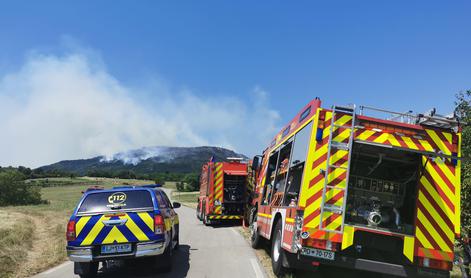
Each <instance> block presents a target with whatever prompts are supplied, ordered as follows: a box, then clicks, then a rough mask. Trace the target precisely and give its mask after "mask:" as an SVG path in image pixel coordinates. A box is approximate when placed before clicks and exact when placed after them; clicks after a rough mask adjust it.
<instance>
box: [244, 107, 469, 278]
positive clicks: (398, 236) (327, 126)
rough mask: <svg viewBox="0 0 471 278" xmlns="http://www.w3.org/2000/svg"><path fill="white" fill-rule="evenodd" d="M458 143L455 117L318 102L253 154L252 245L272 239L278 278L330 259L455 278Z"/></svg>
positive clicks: (365, 267)
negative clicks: (261, 151) (263, 147)
mask: <svg viewBox="0 0 471 278" xmlns="http://www.w3.org/2000/svg"><path fill="white" fill-rule="evenodd" d="M371 114H373V115H374V116H372V115H371ZM383 114H387V115H388V117H387V118H383V117H380V115H383ZM460 149H461V128H460V123H459V122H458V121H457V119H456V117H454V116H442V115H438V114H436V113H435V111H434V110H432V111H430V112H429V113H425V114H417V115H416V114H412V112H408V113H396V112H391V111H387V110H382V109H377V108H373V107H365V106H360V107H358V108H357V107H355V106H354V105H351V106H333V107H331V108H330V109H325V108H322V107H321V101H320V99H318V98H316V99H314V100H312V101H311V102H309V103H308V104H307V105H306V106H305V107H304V108H302V110H301V111H300V112H299V113H298V114H297V115H296V117H294V119H293V120H292V121H291V122H290V123H289V124H288V125H287V126H285V127H284V128H283V129H282V130H281V131H280V132H279V133H278V134H277V135H276V136H275V138H274V139H273V141H272V142H271V144H270V145H269V146H268V147H267V148H266V149H265V151H264V152H263V154H262V155H260V156H255V157H254V159H253V165H252V168H253V172H254V173H253V175H255V176H256V178H257V182H256V189H255V198H254V199H253V202H252V208H251V212H250V225H249V227H250V232H251V244H252V247H253V248H260V246H261V245H262V244H263V242H265V243H266V242H268V243H269V244H271V254H270V255H271V260H272V267H273V271H274V273H275V274H276V275H277V276H281V275H282V274H283V273H286V272H289V271H290V270H292V269H310V270H317V269H318V268H320V267H322V266H323V265H331V266H337V267H344V268H350V269H359V270H365V271H371V272H376V273H383V274H387V275H394V276H400V277H428V276H432V277H449V275H450V274H449V271H450V269H451V268H452V262H453V245H454V240H455V238H456V237H458V236H459V234H460V183H461V181H460V169H461V161H460V156H461V153H460ZM314 275H315V274H314Z"/></svg>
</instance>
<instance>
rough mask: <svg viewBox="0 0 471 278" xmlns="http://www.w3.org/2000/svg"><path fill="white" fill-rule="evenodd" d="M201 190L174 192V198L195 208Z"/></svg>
mask: <svg viewBox="0 0 471 278" xmlns="http://www.w3.org/2000/svg"><path fill="white" fill-rule="evenodd" d="M199 194H200V193H199V192H177V191H173V192H172V200H173V201H175V202H179V203H181V204H182V205H184V206H187V207H190V208H194V209H196V207H197V206H198V196H199Z"/></svg>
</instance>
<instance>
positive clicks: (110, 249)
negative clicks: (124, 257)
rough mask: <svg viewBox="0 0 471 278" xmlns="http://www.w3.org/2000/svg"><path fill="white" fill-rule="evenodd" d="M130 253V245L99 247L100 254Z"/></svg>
mask: <svg viewBox="0 0 471 278" xmlns="http://www.w3.org/2000/svg"><path fill="white" fill-rule="evenodd" d="M131 251H132V247H131V244H113V245H103V246H101V253H102V254H117V253H130V252H131Z"/></svg>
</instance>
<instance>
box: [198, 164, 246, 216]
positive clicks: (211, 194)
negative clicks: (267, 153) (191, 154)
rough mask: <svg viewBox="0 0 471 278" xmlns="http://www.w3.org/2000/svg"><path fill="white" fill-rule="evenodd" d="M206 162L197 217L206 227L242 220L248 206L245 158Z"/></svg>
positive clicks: (202, 172)
mask: <svg viewBox="0 0 471 278" xmlns="http://www.w3.org/2000/svg"><path fill="white" fill-rule="evenodd" d="M212 160H213V159H211V160H210V161H209V162H207V163H205V164H204V165H203V167H202V170H201V176H200V196H199V197H198V207H197V209H196V216H197V218H198V219H199V220H202V221H203V223H204V224H205V225H210V224H213V223H217V222H221V221H224V220H242V219H243V216H244V212H245V209H246V203H247V163H246V162H243V161H242V158H231V157H229V158H227V162H214V161H212Z"/></svg>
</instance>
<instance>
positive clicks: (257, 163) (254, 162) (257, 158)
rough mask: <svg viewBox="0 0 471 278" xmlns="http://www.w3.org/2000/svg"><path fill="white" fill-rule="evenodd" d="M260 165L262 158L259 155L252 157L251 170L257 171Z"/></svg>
mask: <svg viewBox="0 0 471 278" xmlns="http://www.w3.org/2000/svg"><path fill="white" fill-rule="evenodd" d="M261 163H262V157H261V156H260V155H256V156H254V157H253V160H252V169H253V170H255V171H258V170H259V169H260V166H261V165H260V164H261Z"/></svg>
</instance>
